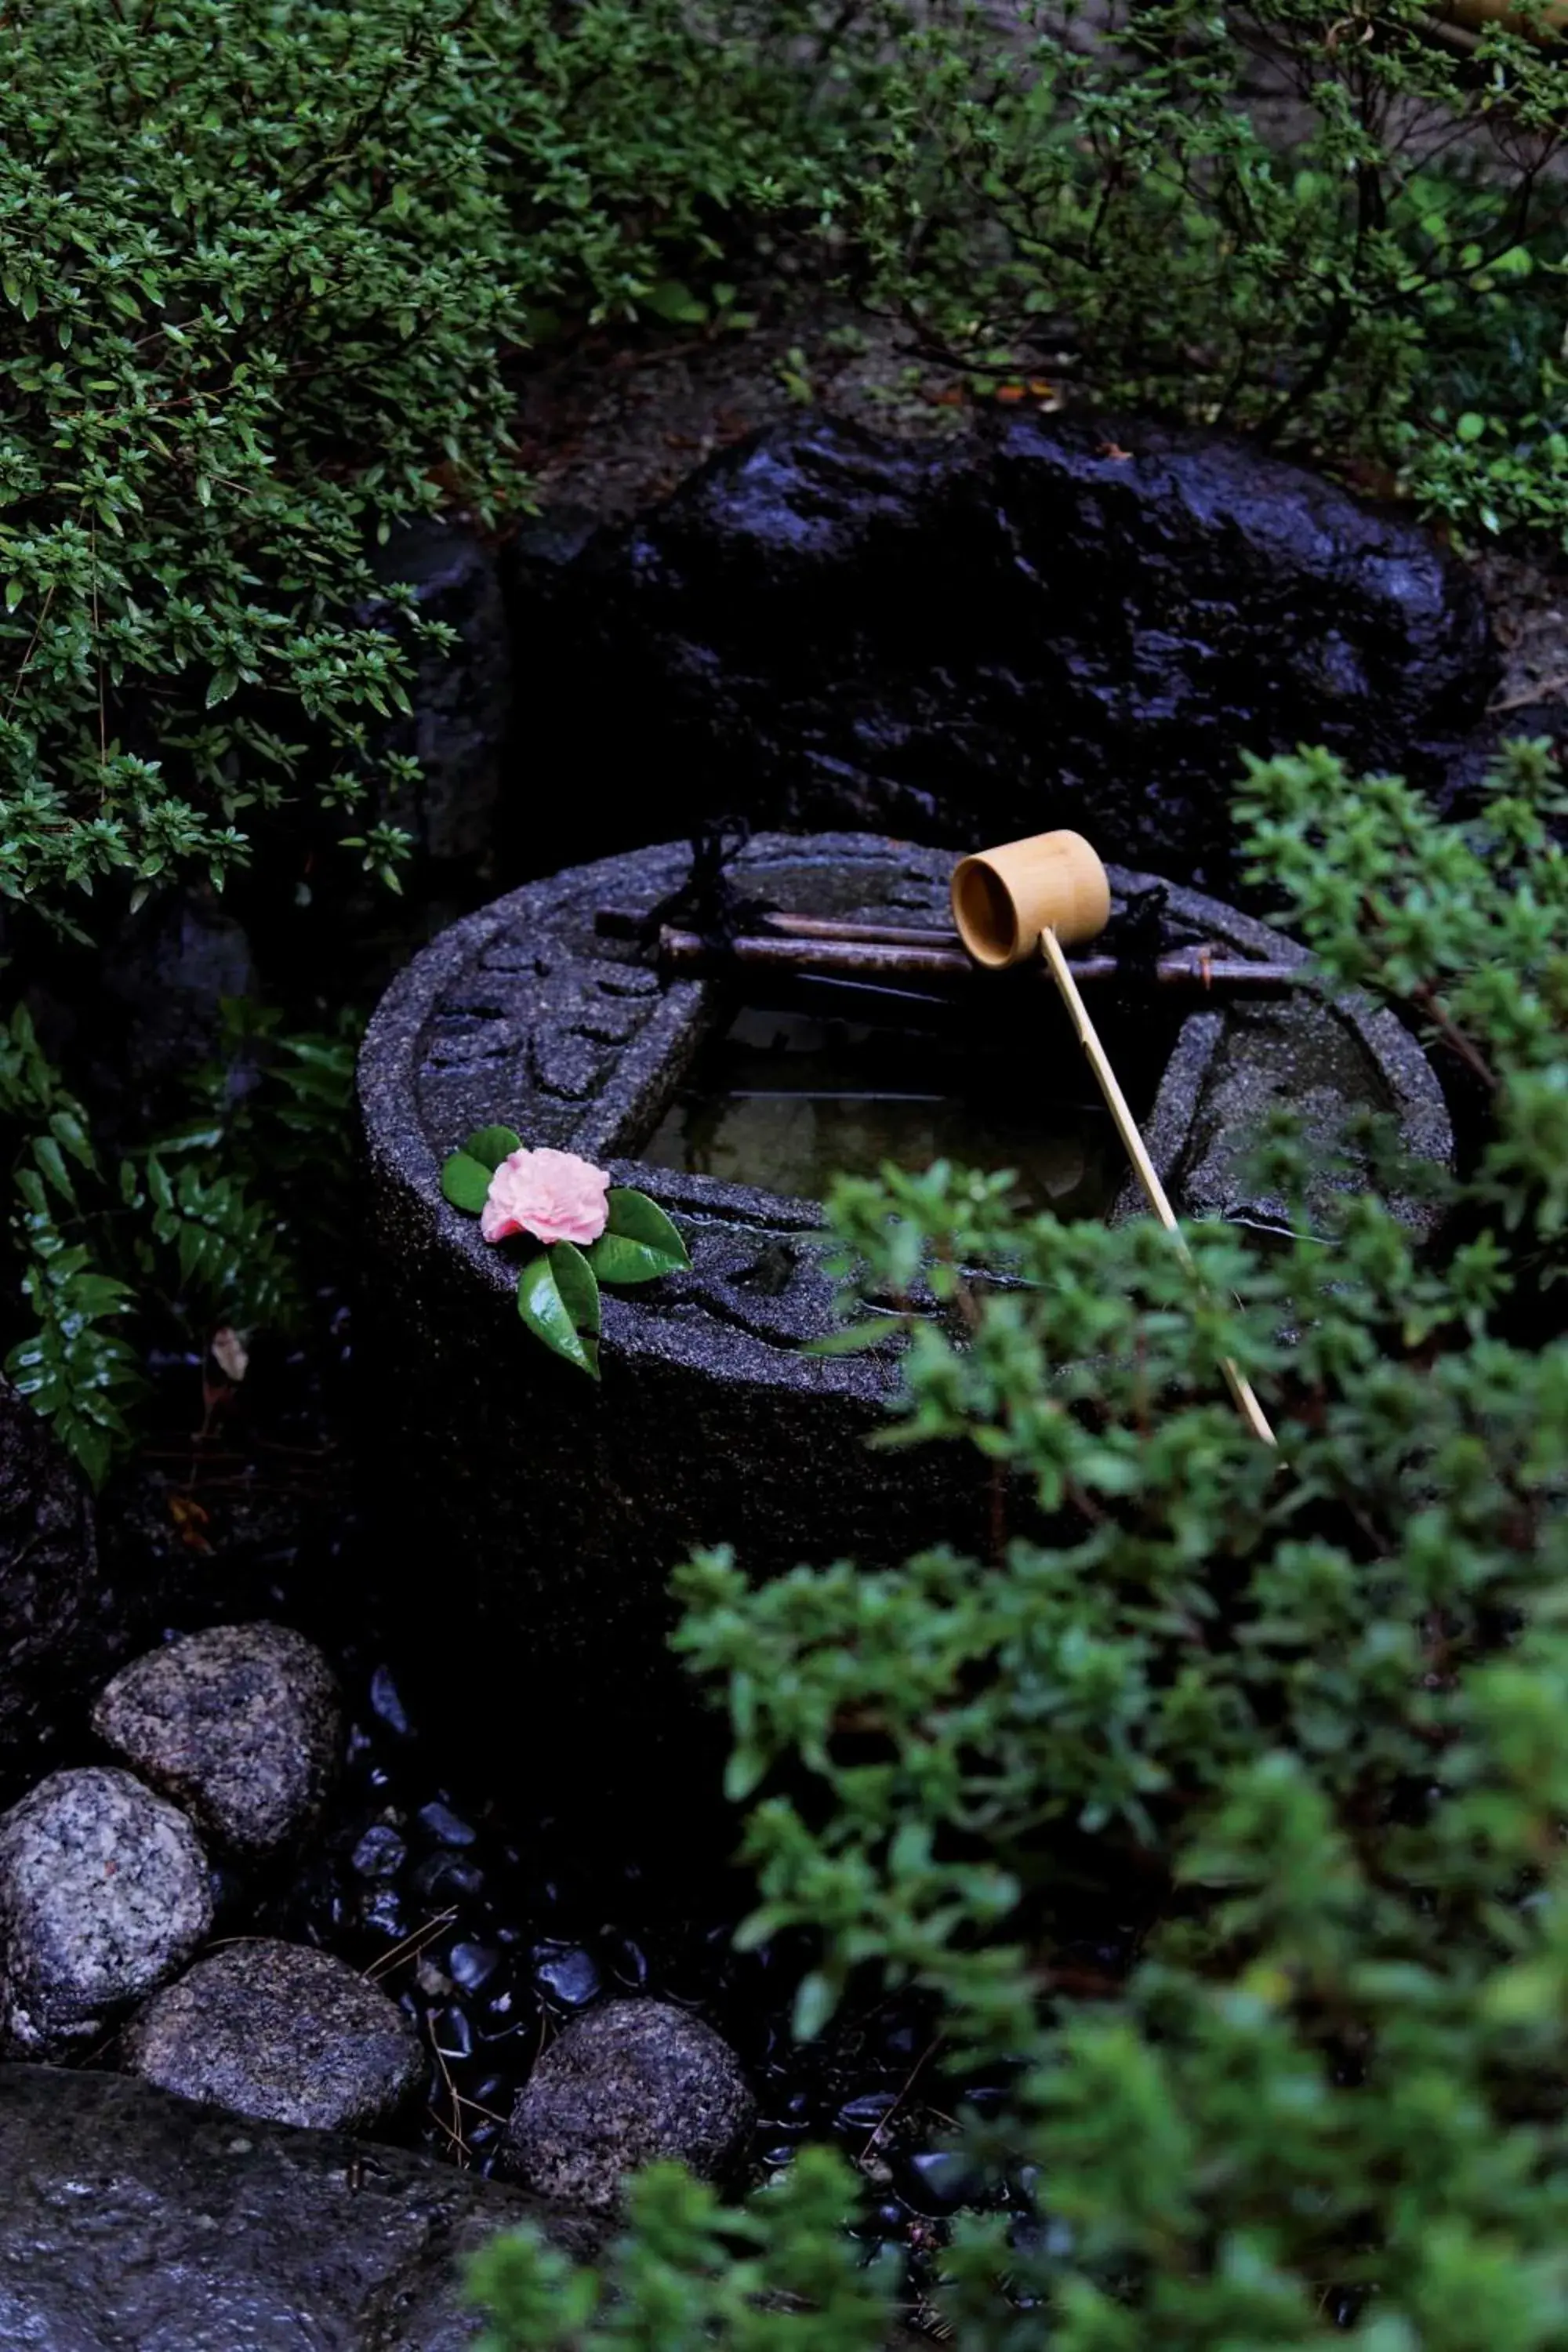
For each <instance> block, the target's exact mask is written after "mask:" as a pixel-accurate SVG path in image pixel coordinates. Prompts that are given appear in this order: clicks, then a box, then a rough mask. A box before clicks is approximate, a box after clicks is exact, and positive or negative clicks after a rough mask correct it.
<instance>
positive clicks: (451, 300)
mask: <svg viewBox="0 0 1568 2352" xmlns="http://www.w3.org/2000/svg"><path fill="white" fill-rule="evenodd" d="M809 22H810V12H809V10H808V9H805V8H800V9H796V8H790V7H786V8H784V9H783V10H767V9H755V10H753V9H748V8H745V7H733V6H731V7H721V8H720V9H718V10H716V11H711V12H709V13H707V14H701V13H699V12H694V11H688V10H686V9H684V8H682V7H680V6H679V5H675V0H650V4H649V5H631V0H593V5H587V6H584V7H582V8H578V9H574V10H573V11H571V12H567V13H564V14H563V12H562V11H560V10H559V9H556V8H554V7H552V6H551V5H547V0H477V5H475V4H474V0H360V5H356V6H355V7H353V9H348V10H343V9H339V8H334V7H329V6H325V5H318V4H317V0H289V5H279V0H184V5H181V6H180V7H178V8H163V9H158V10H155V11H153V13H152V14H151V15H149V13H148V12H147V11H146V10H144V9H133V10H132V9H124V10H122V9H121V8H118V7H115V6H112V5H111V6H107V7H104V8H83V7H81V6H79V5H77V0H14V5H11V6H10V7H8V8H7V10H6V14H5V26H4V31H5V72H4V74H3V75H0V668H3V671H4V674H5V678H6V680H7V683H6V687H5V693H4V696H3V697H0V892H3V893H5V894H6V895H8V896H10V897H12V898H21V899H26V900H28V901H31V902H33V903H36V904H39V905H42V906H44V907H46V908H48V909H50V910H52V911H54V912H56V913H58V912H61V911H68V912H69V913H70V914H71V915H72V916H73V917H74V919H76V920H77V921H78V922H80V921H82V920H83V919H84V909H83V899H84V897H85V894H86V893H88V892H89V891H90V890H91V888H92V887H93V886H94V884H95V883H96V882H98V881H100V879H101V878H102V877H108V876H117V877H126V878H127V879H128V880H129V881H130V882H131V883H132V885H133V886H140V887H143V888H144V887H147V886H149V885H152V884H153V883H155V882H156V881H158V880H159V879H161V878H162V877H167V876H169V875H172V874H174V873H177V872H178V871H180V870H181V869H182V868H184V867H190V866H195V867H198V868H201V869H204V870H205V871H207V872H210V874H211V875H212V877H213V878H214V879H215V880H216V879H220V878H221V877H222V876H223V875H224V874H225V873H226V872H228V871H230V870H231V869H232V868H233V867H234V866H236V865H237V864H238V863H241V862H243V861H244V859H245V858H246V857H247V855H248V854H249V848H250V839H251V836H252V835H254V834H255V833H256V832H257V831H258V829H265V827H266V826H267V825H268V823H269V821H270V820H271V819H272V817H273V815H274V813H275V812H277V811H278V810H279V806H280V805H281V803H283V802H284V801H285V800H286V799H287V798H288V797H289V796H290V795H299V796H302V797H303V798H304V799H305V800H306V801H307V803H309V804H310V809H311V814H312V815H313V816H316V817H317V818H318V819H319V818H321V817H324V818H325V819H326V820H328V821H335V823H336V825H337V829H338V830H339V832H340V833H343V835H344V838H346V839H347V840H348V841H349V843H350V845H351V846H353V848H354V849H355V850H357V851H358V852H359V853H360V854H361V856H363V860H364V862H365V864H366V866H369V867H372V868H374V869H376V870H378V871H380V872H382V873H383V874H384V875H387V876H389V877H390V876H391V875H392V874H393V872H394V871H395V866H396V863H397V861H398V859H399V858H400V856H402V855H403V854H404V852H405V848H406V843H405V841H404V839H403V837H402V835H400V833H399V832H398V830H397V828H396V827H395V826H392V825H390V824H387V823H386V822H385V820H384V817H383V816H382V815H380V814H378V802H379V792H378V787H379V785H380V784H381V783H382V782H390V783H392V784H394V785H397V786H402V787H406V785H407V784H408V783H409V782H411V781H413V780H414V777H415V776H416V770H412V769H411V765H410V763H409V762H408V761H385V760H383V759H382V758H381V757H380V756H379V754H378V748H377V746H378V728H379V727H380V725H381V722H384V721H385V720H386V719H388V718H389V717H390V715H391V714H392V713H393V712H394V711H395V710H398V709H404V708H405V704H406V693H407V682H408V678H409V676H410V665H409V653H410V650H411V647H410V646H408V645H407V644H405V645H403V646H399V645H398V644H396V643H395V642H394V640H393V637H392V636H391V635H389V634H388V632H387V630H386V629H384V628H383V627H377V626H373V625H369V623H368V620H367V617H366V608H367V607H368V606H369V605H370V604H371V602H372V600H373V599H374V598H375V597H377V596H378V595H379V596H380V597H381V598H382V600H383V603H384V606H385V607H386V608H387V609H388V610H389V612H390V613H391V614H395V612H396V611H397V610H398V609H399V608H401V607H405V606H406V602H407V600H406V598H405V595H404V594H403V593H401V592H399V591H397V590H396V589H394V590H392V591H391V592H390V593H389V592H387V591H386V590H385V589H384V588H378V585H377V583H376V581H375V580H374V578H373V575H372V572H371V568H370V565H369V562H368V561H367V554H368V551H369V550H370V549H371V548H373V547H374V544H375V542H376V541H384V540H385V539H386V538H387V536H388V534H389V532H390V530H391V529H392V527H393V526H394V525H395V523H396V522H397V521H398V520H400V519H402V518H405V517H408V516H411V515H413V514H416V513H417V512H420V511H422V510H426V509H431V508H434V507H436V506H437V505H439V504H440V503H442V501H443V499H448V498H451V497H453V496H456V497H458V498H459V499H462V500H463V501H465V502H466V503H467V504H468V505H469V506H471V507H472V508H474V509H477V510H478V511H479V513H480V514H481V515H485V514H488V513H489V512H491V511H493V510H494V509H495V508H496V507H497V505H498V503H501V504H504V503H505V502H507V501H510V502H514V503H515V502H516V501H517V500H518V499H521V496H522V488H523V486H522V484H521V480H520V478H519V477H518V475H517V473H516V470H515V467H514V465H513V463H512V460H511V456H510V450H509V446H508V441H507V432H506V427H507V421H508V416H509V412H510V406H511V395H510V394H509V392H508V389H507V386H506V384H505V383H504V382H503V379H502V374H501V370H500V362H501V360H502V357H503V355H504V354H505V352H507V350H508V349H509V348H510V347H511V346H513V345H515V344H517V343H518V342H520V341H522V340H523V339H524V338H525V337H526V336H527V334H528V333H529V332H530V331H540V330H541V328H542V326H543V325H547V324H548V318H549V314H550V312H551V311H552V309H553V310H554V311H555V312H556V313H557V314H558V313H560V312H563V311H565V310H578V311H582V312H584V313H587V314H590V315H598V316H609V315H620V316H623V317H635V316H637V314H639V312H641V311H645V310H646V311H648V312H650V313H656V314H663V315H672V314H679V315H687V316H689V315H693V314H695V313H697V312H700V311H702V310H704V309H705V308H707V307H709V306H710V300H711V299H716V298H714V297H713V295H712V288H711V284H710V281H711V280H712V279H713V278H714V276H715V273H716V272H717V271H718V269H719V268H720V266H721V264H722V262H723V261H724V258H725V256H726V253H727V252H729V251H730V250H731V248H732V247H734V246H735V244H736V242H737V240H740V239H743V236H744V235H745V233H746V231H747V228H748V226H749V225H750V224H751V223H752V222H753V221H754V220H755V219H756V218H758V217H760V216H761V215H779V216H781V217H783V218H794V217H795V216H797V215H809V214H810V213H811V212H812V211H813V210H820V209H821V207H822V205H824V203H825V202H826V195H825V183H824V179H823V173H824V170H825V167H826V164H825V159H826V156H827V155H828V154H829V153H832V152H837V151H838V148H839V147H841V145H842V142H843V138H844V136H845V135H846V133H845V130H844V119H845V115H846V108H847V107H848V111H849V112H850V113H851V114H852V112H853V107H852V105H851V104H848V101H847V100H842V101H840V100H835V101H834V102H833V103H828V104H826V105H825V104H824V103H823V102H822V100H823V94H824V90H825V89H826V83H825V81H824V79H823V76H822V75H821V74H820V73H816V72H814V71H813V70H812V69H811V68H810V66H809V61H808V58H807V57H806V56H805V54H797V49H798V43H799V37H800V34H801V31H802V28H803V27H804V26H807V25H808V24H809ZM792 43H793V44H795V46H793V47H792ZM715 44H718V45H720V46H713V45H715ZM853 82H854V77H850V83H851V85H853ZM834 88H836V89H837V84H835V85H834ZM818 124H820V130H819V129H818V127H817V126H818ZM688 280H689V281H690V282H689V283H688ZM705 287H706V289H707V290H706V292H705V291H704V290H703V289H704V288H705ZM729 290H730V292H731V293H732V291H733V289H729ZM413 636H414V639H415V642H416V644H417V643H420V642H423V643H425V644H426V645H427V644H428V643H430V642H431V641H432V640H434V641H435V642H437V643H439V642H441V641H442V639H441V633H440V632H439V631H433V630H431V629H429V628H428V627H426V628H425V629H424V630H420V629H419V628H418V627H417V626H416V628H415V630H414V631H413ZM351 819H352V820H353V823H352V826H351V828H350V829H349V830H348V831H347V832H346V833H344V826H345V823H346V822H347V821H349V820H351Z"/></svg>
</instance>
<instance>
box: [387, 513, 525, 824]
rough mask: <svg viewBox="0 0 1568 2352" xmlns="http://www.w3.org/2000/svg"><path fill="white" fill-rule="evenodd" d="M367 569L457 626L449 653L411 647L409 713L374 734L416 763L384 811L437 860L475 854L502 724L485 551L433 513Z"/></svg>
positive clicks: (500, 633) (488, 813)
mask: <svg viewBox="0 0 1568 2352" xmlns="http://www.w3.org/2000/svg"><path fill="white" fill-rule="evenodd" d="M376 569H377V571H378V572H379V574H380V576H381V578H382V579H383V580H384V581H386V582H387V583H389V584H391V583H402V584H404V585H406V586H411V587H412V588H413V590H414V602H415V609H416V612H417V613H418V614H419V615H420V617H421V618H422V619H424V620H426V621H438V622H443V623H445V624H446V625H447V626H448V627H449V628H452V629H455V630H456V632H457V644H456V646H455V647H454V648H453V649H452V650H451V651H450V652H445V653H444V652H440V651H437V650H435V649H431V650H429V651H427V652H426V653H424V654H422V655H418V656H416V659H417V672H416V677H415V679H414V682H413V685H412V686H411V688H410V689H409V694H410V699H411V701H412V703H413V706H414V709H413V714H412V716H411V717H409V718H408V719H404V720H401V721H399V722H397V723H395V725H393V726H392V727H390V728H388V729H386V730H384V734H383V738H382V743H383V748H384V749H385V750H386V751H395V752H397V751H401V752H411V753H412V754H413V755H414V756H415V758H416V759H417V760H418V761H419V763H420V767H421V770H422V771H423V773H422V777H421V781H420V782H419V784H418V786H417V787H416V789H415V790H414V791H412V792H411V793H408V794H407V795H406V796H405V798H404V799H401V800H398V801H395V802H394V803H393V804H392V808H391V814H392V816H393V818H394V819H395V822H397V823H399V824H405V825H406V826H407V827H408V829H409V831H410V832H412V833H413V834H414V835H416V838H417V839H418V840H419V841H420V842H421V843H422V845H423V846H424V848H425V850H426V854H427V855H428V856H430V857H431V858H433V859H435V860H437V862H438V863H441V864H448V863H451V862H453V861H462V860H469V859H479V858H480V857H482V856H483V855H484V853H485V852H486V851H487V850H488V848H489V844H490V837H491V833H492V830H493V824H494V818H495V813H496V805H497V803H498V801H499V799H500V788H501V777H502V772H503V768H504V763H505V761H506V757H507V750H508V740H509V736H510V725H511V648H510V640H509V634H508V627H507V617H506V610H505V605H504V603H503V599H502V595H501V585H500V576H499V574H498V572H497V569H496V563H495V558H494V557H493V555H492V554H491V553H490V551H489V549H488V548H487V547H486V546H485V544H484V542H483V541H482V540H480V539H479V537H478V536H477V534H476V533H475V532H474V531H472V530H468V529H467V528H465V526H464V525H463V524H461V523H460V522H457V521H454V520H449V519H447V518H444V517H433V518H430V519H427V520H421V521H418V522H415V523H410V524H407V525H405V527H404V528H403V529H401V530H397V531H395V533H394V535H393V537H392V539H391V540H390V541H388V543H387V545H386V546H385V547H384V549H382V550H381V551H380V552H379V554H378V556H377V558H376ZM378 617H379V616H378ZM394 626H398V625H397V624H394Z"/></svg>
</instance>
